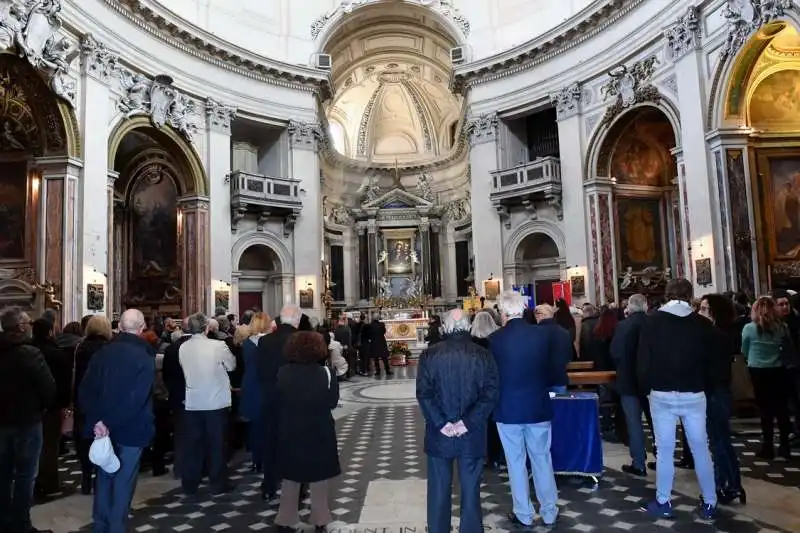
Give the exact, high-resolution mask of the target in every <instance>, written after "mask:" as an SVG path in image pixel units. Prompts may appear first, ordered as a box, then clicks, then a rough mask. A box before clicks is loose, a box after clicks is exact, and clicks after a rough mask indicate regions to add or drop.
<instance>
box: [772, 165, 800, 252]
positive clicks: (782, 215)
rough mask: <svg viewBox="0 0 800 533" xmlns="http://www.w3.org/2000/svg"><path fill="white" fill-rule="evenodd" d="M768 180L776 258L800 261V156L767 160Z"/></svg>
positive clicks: (773, 244) (773, 247)
mask: <svg viewBox="0 0 800 533" xmlns="http://www.w3.org/2000/svg"><path fill="white" fill-rule="evenodd" d="M768 168H769V179H768V180H767V183H765V185H766V186H767V188H768V190H769V191H771V193H768V194H767V195H766V196H767V197H768V198H770V199H771V202H770V203H771V205H767V206H766V209H765V211H766V213H767V214H769V213H770V212H771V213H772V224H771V225H772V232H771V233H772V234H771V236H770V237H771V242H772V249H773V253H774V255H775V256H777V258H783V259H797V258H798V257H800V155H799V156H795V157H773V158H769V163H768Z"/></svg>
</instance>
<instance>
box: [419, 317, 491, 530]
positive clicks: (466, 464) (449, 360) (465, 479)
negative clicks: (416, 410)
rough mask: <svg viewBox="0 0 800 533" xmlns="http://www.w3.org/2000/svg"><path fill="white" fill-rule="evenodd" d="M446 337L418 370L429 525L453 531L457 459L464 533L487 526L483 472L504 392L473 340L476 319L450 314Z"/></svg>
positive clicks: (484, 352) (484, 353)
mask: <svg viewBox="0 0 800 533" xmlns="http://www.w3.org/2000/svg"><path fill="white" fill-rule="evenodd" d="M443 329H444V332H445V334H446V337H445V340H443V341H442V342H439V343H437V344H436V345H435V346H431V347H430V348H428V352H427V355H426V356H425V357H424V358H422V359H421V361H420V365H419V374H418V376H417V400H418V401H419V405H420V408H421V409H422V414H423V416H424V417H425V453H426V454H427V455H428V531H429V532H430V533H447V532H449V531H450V518H451V498H452V484H453V461H454V460H456V459H457V460H458V479H459V482H460V485H461V526H460V528H459V531H461V533H480V532H482V531H483V519H482V515H481V501H480V500H481V496H480V486H481V475H482V473H483V464H484V460H485V457H486V425H487V424H488V421H489V415H490V414H491V412H492V409H494V406H495V403H496V402H497V395H498V388H497V387H498V381H497V367H496V366H495V363H494V360H493V359H492V356H491V354H490V353H489V351H488V350H486V349H485V348H482V347H480V346H478V345H477V344H475V343H474V342H472V337H471V336H470V333H469V331H470V320H469V316H467V315H466V314H465V313H464V311H463V310H461V309H455V310H453V311H450V313H448V314H447V315H446V317H445V320H444V325H443Z"/></svg>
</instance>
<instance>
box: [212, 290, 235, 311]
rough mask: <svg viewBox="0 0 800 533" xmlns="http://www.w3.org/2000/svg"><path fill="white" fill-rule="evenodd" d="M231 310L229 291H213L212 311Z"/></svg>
mask: <svg viewBox="0 0 800 533" xmlns="http://www.w3.org/2000/svg"><path fill="white" fill-rule="evenodd" d="M220 308H221V309H225V310H226V311H227V310H229V309H230V308H231V293H230V292H229V291H214V309H220Z"/></svg>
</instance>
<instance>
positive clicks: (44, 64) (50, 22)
mask: <svg viewBox="0 0 800 533" xmlns="http://www.w3.org/2000/svg"><path fill="white" fill-rule="evenodd" d="M60 30H61V0H0V48H2V49H4V50H13V51H15V52H16V53H17V54H18V55H19V57H21V58H24V59H26V60H27V61H28V62H29V63H30V64H31V65H32V66H33V67H34V68H35V69H37V70H38V71H39V72H40V73H41V74H42V75H43V76H44V77H45V79H46V80H47V83H48V85H49V86H50V89H51V90H52V91H53V92H54V93H55V95H56V96H58V97H59V98H61V99H62V100H64V101H66V102H67V103H68V104H70V105H71V106H73V107H74V106H75V81H74V80H73V79H72V78H71V77H70V75H69V70H70V69H69V64H70V63H71V62H72V60H73V59H74V58H75V57H76V55H77V50H76V48H75V46H73V43H72V42H71V41H70V40H69V39H67V38H66V37H62V36H61V35H60V34H59V31H60Z"/></svg>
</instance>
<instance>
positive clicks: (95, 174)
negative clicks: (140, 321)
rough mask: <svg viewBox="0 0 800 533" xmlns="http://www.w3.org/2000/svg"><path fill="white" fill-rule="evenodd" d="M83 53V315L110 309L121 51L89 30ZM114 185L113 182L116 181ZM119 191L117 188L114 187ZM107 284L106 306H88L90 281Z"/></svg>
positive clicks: (80, 273)
mask: <svg viewBox="0 0 800 533" xmlns="http://www.w3.org/2000/svg"><path fill="white" fill-rule="evenodd" d="M80 56H81V92H80V94H81V105H80V114H81V120H80V124H81V139H83V143H82V148H83V172H82V173H81V179H80V207H79V209H80V216H79V217H78V220H79V221H80V227H79V232H78V239H79V242H80V254H79V264H80V265H81V268H79V269H78V277H77V280H76V283H77V285H78V286H79V287H80V291H78V293H77V294H78V300H79V302H78V308H79V309H80V314H81V315H86V314H89V313H96V312H99V311H104V312H105V313H106V314H109V313H110V307H111V306H110V303H111V300H110V294H111V291H112V289H111V286H110V283H111V278H112V271H111V270H110V268H109V265H111V264H112V261H110V260H109V250H111V249H112V248H111V246H110V243H109V235H110V232H111V231H113V230H112V229H111V228H109V225H113V222H112V221H113V217H111V216H109V213H110V212H111V210H113V206H111V207H109V201H110V202H112V203H113V196H111V197H110V198H109V194H108V188H107V183H106V182H107V179H108V171H109V168H112V167H113V166H114V162H113V161H109V158H108V140H107V138H108V124H109V123H110V122H111V118H112V117H111V113H112V110H113V106H112V103H111V102H112V100H113V99H114V97H115V95H114V94H113V93H112V92H111V90H110V88H109V84H110V82H111V81H112V79H113V75H114V73H115V72H116V70H117V68H118V65H117V62H118V59H119V58H118V56H117V54H116V53H115V52H112V51H111V50H109V49H108V48H107V47H106V45H105V44H103V43H100V42H98V41H97V40H96V39H95V38H94V36H93V35H92V34H86V35H84V36H83V38H81V42H80ZM112 187H113V185H112ZM112 193H113V190H112ZM90 283H91V284H96V285H103V286H104V292H105V302H104V308H103V309H91V310H90V309H89V308H88V294H87V290H88V284H90Z"/></svg>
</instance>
